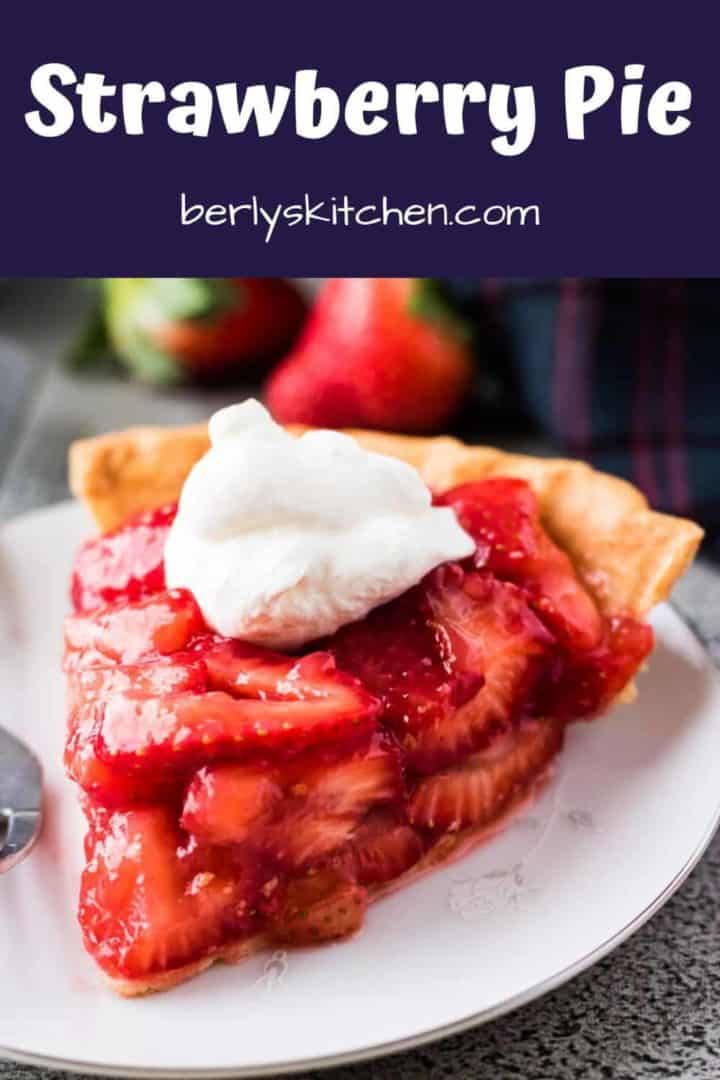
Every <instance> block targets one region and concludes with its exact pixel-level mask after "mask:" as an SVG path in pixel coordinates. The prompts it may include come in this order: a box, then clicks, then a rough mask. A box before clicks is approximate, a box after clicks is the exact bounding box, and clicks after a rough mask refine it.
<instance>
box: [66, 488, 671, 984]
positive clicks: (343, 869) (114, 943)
mask: <svg viewBox="0 0 720 1080" xmlns="http://www.w3.org/2000/svg"><path fill="white" fill-rule="evenodd" d="M437 502H439V503H443V504H445V505H448V506H451V507H453V508H454V509H455V511H456V513H457V515H458V517H459V519H460V521H461V523H462V524H463V526H464V527H465V528H466V529H467V531H468V532H470V534H471V535H472V536H473V538H474V539H475V541H476V543H477V550H476V552H475V555H474V556H473V557H471V558H470V559H468V560H466V561H465V563H464V564H462V565H460V564H448V565H445V566H442V567H440V568H438V569H437V570H435V571H433V572H432V573H431V574H429V575H428V576H427V578H425V580H424V581H423V582H421V583H420V585H418V586H416V587H415V588H414V589H411V590H410V591H409V592H407V593H406V594H405V595H403V596H401V597H399V598H398V599H397V600H394V601H392V602H391V603H389V604H386V605H384V606H383V607H380V608H377V609H376V610H375V611H373V612H371V614H370V615H369V616H368V617H367V618H366V619H363V620H362V621H361V622H358V623H355V624H353V625H350V626H346V627H344V628H343V629H342V630H340V631H339V632H338V633H337V634H336V635H334V637H333V638H332V639H330V640H327V641H325V642H323V643H322V646H321V648H320V649H318V648H317V647H315V648H311V649H308V650H305V651H304V654H303V655H300V656H283V655H280V654H278V653H273V652H271V651H269V650H267V649H262V648H259V647H255V646H251V645H247V644H245V643H242V642H239V641H230V640H227V639H224V638H221V637H219V636H218V635H216V634H214V633H212V632H211V631H210V630H209V628H208V627H207V626H206V624H205V623H204V620H203V618H202V615H201V613H200V610H199V608H198V606H197V604H196V603H195V600H194V599H193V597H192V596H191V595H190V594H189V593H187V592H183V591H170V592H168V591H166V590H165V587H164V567H163V551H164V543H165V538H166V536H167V531H168V528H169V526H170V524H171V522H172V519H173V513H174V509H173V508H172V507H166V508H164V509H163V510H161V511H157V512H154V513H152V514H144V515H141V516H140V517H138V518H136V519H134V520H132V521H130V522H128V523H127V524H126V525H124V526H123V527H122V528H120V529H118V530H116V531H115V532H114V533H112V534H109V535H108V536H105V537H102V538H100V539H98V540H93V541H89V542H88V543H86V544H85V545H84V546H83V548H82V549H81V551H80V553H79V555H78V559H77V562H76V566H75V571H74V574H73V581H72V598H73V604H74V608H75V614H73V615H71V616H69V617H68V619H67V622H66V628H65V666H66V670H67V674H68V714H69V722H68V736H67V743H66V755H65V761H66V766H67V769H68V772H69V773H70V775H71V776H72V778H73V779H74V780H75V781H76V782H77V783H78V784H79V785H80V787H81V788H82V789H83V792H84V795H83V800H84V807H85V811H86V816H87V818H88V836H87V839H86V856H87V866H86V870H85V872H84V875H83V881H82V888H81V899H80V911H79V917H80V923H81V926H82V929H83V934H84V937H85V942H86V945H87V947H88V949H89V951H90V952H91V953H92V955H93V956H94V957H95V959H96V960H97V962H98V963H99V964H100V965H101V967H103V968H104V969H105V970H106V971H107V972H108V973H109V974H110V975H111V976H114V977H120V978H124V979H130V980H133V979H135V980H141V979H143V978H146V977H148V976H151V975H157V974H159V973H163V972H172V971H174V970H176V969H179V968H183V967H185V966H186V965H190V964H193V963H195V962H197V961H199V960H203V959H207V958H212V957H213V956H215V955H217V954H221V953H222V952H223V950H225V949H227V948H228V947H229V946H231V945H232V946H234V945H236V944H237V943H239V942H242V941H243V940H244V939H245V938H246V937H251V936H253V935H256V934H262V935H264V936H265V937H266V938H270V939H274V940H277V941H284V942H291V943H296V944H304V943H308V942H313V941H322V940H328V939H332V938H339V937H343V936H346V935H347V934H349V933H351V932H352V931H354V930H355V929H357V928H358V927H359V926H360V925H361V923H362V919H363V915H364V911H365V908H366V906H367V902H368V899H369V896H370V895H371V893H372V890H373V888H377V887H378V886H380V885H383V884H385V883H387V882H392V881H393V880H395V879H397V878H400V877H401V876H402V875H403V874H404V873H405V872H406V871H408V870H410V869H411V868H412V867H413V866H414V865H415V864H416V863H418V862H419V860H421V859H422V857H423V855H424V854H425V853H426V851H427V850H428V849H429V847H430V846H431V845H432V844H433V843H434V842H435V841H436V840H437V839H438V838H439V837H440V836H441V835H442V834H444V833H453V832H456V831H458V830H462V829H465V828H469V827H475V828H477V827H482V826H487V825H490V824H492V823H493V822H495V821H497V820H498V818H499V817H500V816H501V815H502V814H503V813H505V812H507V810H508V809H509V808H510V807H512V806H513V805H514V804H515V803H516V802H517V800H518V799H519V798H522V797H524V796H525V795H527V794H528V793H529V792H530V791H531V789H532V786H533V784H534V783H535V781H536V780H537V779H538V777H540V776H541V775H542V773H543V772H544V770H545V769H546V768H547V766H548V764H549V763H550V761H551V760H552V758H553V757H554V755H555V754H556V753H557V751H558V750H559V749H560V747H561V745H562V739H563V731H564V726H565V724H566V723H567V722H568V721H571V720H578V719H583V718H588V717H590V716H593V715H595V714H597V713H598V712H601V711H603V710H604V709H606V708H607V707H608V706H609V705H610V704H611V703H612V701H613V699H614V698H615V697H617V695H618V694H619V693H620V691H621V690H622V689H623V688H624V687H625V686H626V684H627V683H628V682H629V680H630V679H632V677H633V675H634V674H635V673H636V671H637V670H638V668H639V667H640V665H641V664H642V662H643V660H644V659H645V657H646V656H647V655H648V653H649V651H650V649H651V647H652V631H651V630H650V628H649V627H648V626H646V625H645V624H643V623H640V622H638V621H637V620H635V619H633V618H631V617H629V616H625V615H622V614H619V615H615V616H613V617H606V616H605V615H603V614H602V613H601V611H600V610H599V609H598V607H597V606H596V604H595V602H594V600H593V598H592V596H591V594H590V593H589V592H588V591H587V589H586V588H585V586H584V585H583V583H582V581H581V580H580V578H579V577H578V576H577V574H576V572H575V570H574V567H573V565H572V563H571V562H570V560H569V558H568V557H567V555H566V554H565V553H564V552H563V551H562V550H561V549H560V548H559V547H558V546H557V545H556V544H555V543H554V542H553V541H552V540H551V539H550V537H549V536H548V535H547V533H546V532H545V531H544V529H543V527H542V524H541V522H540V515H539V511H538V505H537V500H536V498H535V496H534V494H533V493H532V491H531V489H530V488H529V487H528V486H527V485H526V484H525V483H524V482H522V481H519V480H513V479H492V480H487V481H483V482H481V483H477V484H467V485H464V486H462V487H459V488H455V489H453V490H452V491H449V492H446V493H445V494H444V495H442V496H438V497H437Z"/></svg>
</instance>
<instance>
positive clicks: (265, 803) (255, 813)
mask: <svg viewBox="0 0 720 1080" xmlns="http://www.w3.org/2000/svg"><path fill="white" fill-rule="evenodd" d="M274 777H275V773H274V771H273V770H270V769H267V768H266V769H264V770H260V769H258V768H257V767H253V766H252V765H219V766H216V767H215V768H204V769H200V770H199V771H198V772H197V773H196V774H195V776H194V778H193V780H192V783H191V784H190V786H189V788H188V791H187V795H186V796H185V803H184V805H183V813H182V818H181V824H182V826H183V828H184V829H187V831H188V832H190V833H192V834H193V836H196V837H197V838H198V839H199V840H201V841H202V842H203V843H207V844H239V843H242V842H243V841H245V840H247V839H248V837H249V836H251V835H252V834H253V832H254V831H255V830H257V828H258V826H260V825H263V824H266V823H267V822H268V821H269V820H270V815H271V812H272V810H273V808H274V807H275V806H276V804H277V803H278V802H279V801H280V800H281V799H282V789H281V788H280V786H279V784H278V783H277V782H276V779H275V778H274Z"/></svg>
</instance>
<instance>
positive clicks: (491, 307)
mask: <svg viewBox="0 0 720 1080" xmlns="http://www.w3.org/2000/svg"><path fill="white" fill-rule="evenodd" d="M482 297H483V301H484V307H485V309H486V318H487V319H488V320H489V321H490V323H492V324H493V331H494V334H495V336H496V340H498V339H499V340H502V339H503V338H504V345H505V347H504V348H503V349H502V352H503V354H504V357H503V363H504V365H506V366H507V365H509V366H510V368H511V371H512V374H513V375H514V381H515V384H516V388H517V392H519V394H520V397H521V399H522V404H523V405H524V407H525V409H526V410H527V412H528V413H529V414H530V416H531V417H532V419H533V420H534V421H535V422H536V423H537V424H538V425H539V426H540V427H541V428H542V430H544V431H545V432H548V433H549V434H551V435H552V436H553V438H554V440H555V441H556V442H557V444H558V445H559V446H560V447H561V448H562V449H563V450H564V451H566V452H567V453H568V454H571V455H573V456H576V457H582V458H585V459H586V460H588V461H591V462H592V463H593V464H595V465H597V466H598V467H599V468H601V469H606V470H608V471H609V472H613V473H616V474H618V475H620V476H624V477H626V478H627V479H629V480H631V481H632V482H633V483H634V484H637V485H638V487H640V488H642V490H643V491H644V492H645V493H646V495H647V496H648V499H649V500H650V502H651V503H652V504H653V506H655V507H657V508H658V509H666V510H670V511H672V512H674V513H678V514H689V515H691V516H693V517H696V518H697V519H698V520H699V521H701V522H702V523H703V525H704V526H705V527H706V529H707V530H708V532H709V533H710V534H711V541H712V540H713V539H714V541H715V542H714V544H713V546H714V548H715V553H716V554H720V281H713V280H696V281H679V280H667V279H665V280H632V281H619V280H612V281H607V280H605V281H592V280H590V281H582V280H577V279H569V280H564V281H556V282H537V281H534V282H506V283H498V282H495V281H493V282H486V283H484V284H483V286H482ZM481 341H482V337H481ZM481 352H482V345H481Z"/></svg>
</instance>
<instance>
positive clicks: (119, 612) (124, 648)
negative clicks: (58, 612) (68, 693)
mask: <svg viewBox="0 0 720 1080" xmlns="http://www.w3.org/2000/svg"><path fill="white" fill-rule="evenodd" d="M205 632H207V627H206V626H205V622H204V620H203V617H202V615H201V613H200V608H199V607H198V605H197V604H196V602H195V600H194V598H193V597H192V595H191V594H190V593H189V592H186V591H185V590H183V589H173V590H170V591H169V592H164V593H158V595H157V596H151V597H149V598H147V599H145V600H139V601H138V602H137V603H135V604H120V605H118V606H116V607H114V608H108V609H107V610H104V611H100V612H95V614H92V615H69V616H68V617H67V618H66V620H65V664H66V667H67V668H68V669H69V670H77V669H79V668H85V667H92V666H97V665H98V663H100V664H103V663H104V664H105V665H107V664H108V662H113V661H114V662H116V663H121V664H132V663H135V662H137V661H138V660H144V659H152V658H154V657H157V656H169V655H171V654H172V653H176V652H180V651H181V650H182V649H185V648H187V646H188V645H189V643H190V642H191V640H192V639H193V638H194V637H196V636H197V635H199V634H203V633H205Z"/></svg>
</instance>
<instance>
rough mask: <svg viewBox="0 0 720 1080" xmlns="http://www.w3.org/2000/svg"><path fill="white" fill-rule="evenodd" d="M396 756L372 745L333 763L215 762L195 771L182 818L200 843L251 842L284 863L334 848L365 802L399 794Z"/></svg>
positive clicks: (298, 865) (293, 865)
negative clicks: (208, 766) (271, 765)
mask: <svg viewBox="0 0 720 1080" xmlns="http://www.w3.org/2000/svg"><path fill="white" fill-rule="evenodd" d="M401 780H402V778H401V775H400V769H399V765H398V762H397V758H396V755H395V754H394V753H390V752H388V751H383V750H382V749H381V748H379V747H378V746H375V745H372V746H371V747H370V749H369V751H367V752H364V753H356V754H354V755H351V756H349V757H345V758H342V759H340V760H337V761H335V762H322V761H318V760H317V755H315V754H308V753H305V754H301V755H299V757H298V758H297V759H295V760H291V761H290V762H288V763H287V764H286V765H284V766H283V765H276V766H275V767H272V768H271V767H268V766H267V765H264V766H263V767H262V768H260V767H259V766H257V765H219V766H216V767H215V768H205V769H201V770H200V772H199V773H197V774H196V776H195V777H194V779H193V781H192V783H191V784H190V787H189V789H188V793H187V796H186V799H185V805H184V809H183V817H182V824H183V827H184V828H186V829H187V830H188V831H189V832H191V833H192V834H193V835H194V836H196V837H197V838H198V839H199V840H200V841H201V842H203V843H216V844H239V843H244V842H247V841H249V842H250V843H252V844H253V845H254V846H255V847H256V848H257V849H258V850H262V851H264V852H265V853H267V854H268V855H270V856H272V858H273V859H274V860H276V861H277V862H278V863H280V864H281V865H282V866H284V867H285V868H286V869H290V870H295V871H297V870H300V869H303V868H304V867H306V866H307V865H309V864H310V863H313V862H317V861H318V860H319V859H321V858H323V857H324V856H326V855H328V854H329V853H330V852H333V851H336V850H337V849H338V848H339V847H341V846H342V845H343V844H344V843H345V842H346V840H347V839H348V837H349V836H350V835H351V834H352V832H353V831H354V829H355V828H356V826H357V825H358V823H359V821H360V819H361V818H362V816H363V815H364V814H365V812H366V810H367V809H368V808H369V807H370V806H378V805H380V804H382V803H387V802H388V801H390V800H393V799H398V798H399V796H400V793H401Z"/></svg>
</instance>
